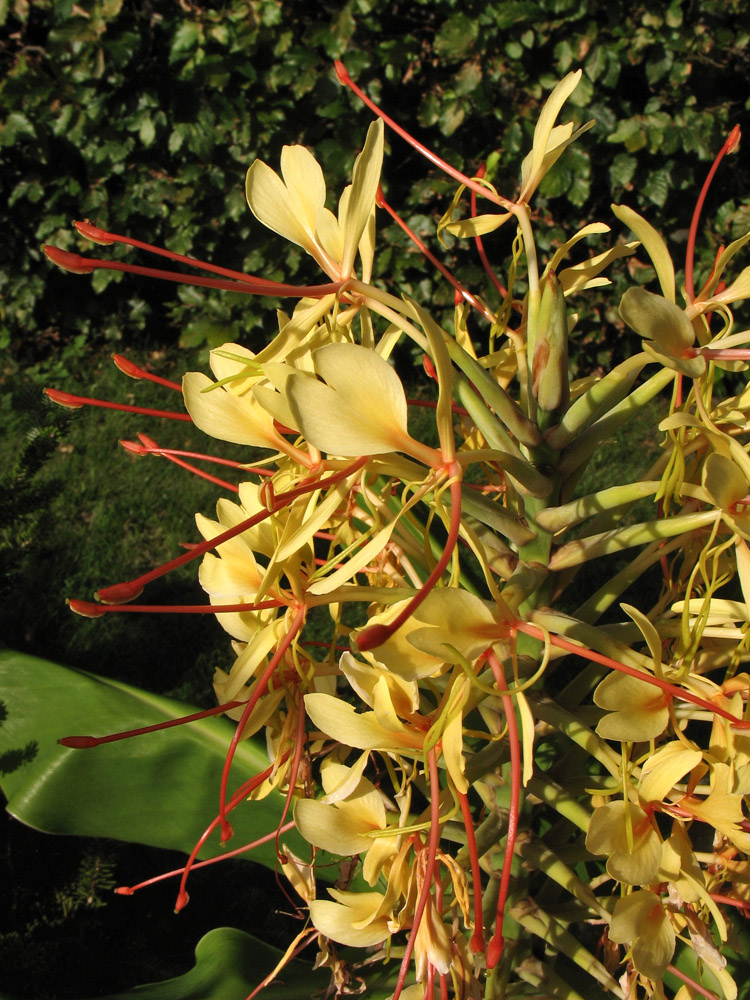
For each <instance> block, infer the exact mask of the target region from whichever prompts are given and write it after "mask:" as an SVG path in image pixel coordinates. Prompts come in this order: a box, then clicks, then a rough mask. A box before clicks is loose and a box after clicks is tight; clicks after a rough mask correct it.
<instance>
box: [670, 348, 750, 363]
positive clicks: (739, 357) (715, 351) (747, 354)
mask: <svg viewBox="0 0 750 1000" xmlns="http://www.w3.org/2000/svg"><path fill="white" fill-rule="evenodd" d="M698 355H701V356H702V357H704V358H705V359H706V361H750V347H689V348H688V349H687V350H686V351H685V356H686V357H689V358H694V357H697V356H698Z"/></svg>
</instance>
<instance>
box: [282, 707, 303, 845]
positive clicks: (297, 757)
mask: <svg viewBox="0 0 750 1000" xmlns="http://www.w3.org/2000/svg"><path fill="white" fill-rule="evenodd" d="M296 736H297V738H296V740H295V741H294V756H293V757H292V763H291V765H290V767H289V777H288V782H289V787H288V789H287V793H286V799H285V800H284V808H283V810H282V812H281V819H280V820H279V828H278V830H277V831H276V857H277V858H278V859H279V861H280V862H281V864H284V863H285V862H286V860H287V859H286V858H285V857H284V856H283V855H282V853H281V847H280V845H279V839H280V837H281V834H282V829H281V827H282V825H283V823H284V820H285V819H286V818H287V815H288V814H289V808H290V806H291V804H292V799H293V798H294V793H295V791H296V789H297V776H298V775H299V767H300V763H301V761H302V751H303V750H304V748H305V705H304V702H303V701H302V692H301V691H298V692H297V734H296Z"/></svg>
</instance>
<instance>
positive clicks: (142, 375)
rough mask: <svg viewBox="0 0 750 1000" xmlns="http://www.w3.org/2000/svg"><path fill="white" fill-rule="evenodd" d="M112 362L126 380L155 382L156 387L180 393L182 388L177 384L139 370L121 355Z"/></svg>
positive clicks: (116, 356) (141, 369)
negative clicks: (163, 387) (160, 386)
mask: <svg viewBox="0 0 750 1000" xmlns="http://www.w3.org/2000/svg"><path fill="white" fill-rule="evenodd" d="M112 360H113V361H114V363H115V367H116V368H118V369H119V370H120V371H121V372H122V373H123V375H127V376H128V378H134V379H139V380H140V379H145V380H146V381H147V382H155V383H156V384H157V385H163V386H165V387H166V388H167V389H174V390H175V391H176V392H182V386H181V385H180V384H179V383H178V382H171V381H170V380H169V379H168V378H162V377H161V375H154V374H153V373H152V372H147V371H146V370H145V369H144V368H139V367H138V365H137V364H135V363H134V362H133V361H130V359H129V358H125V357H123V356H122V354H115V355H114V357H113V358H112Z"/></svg>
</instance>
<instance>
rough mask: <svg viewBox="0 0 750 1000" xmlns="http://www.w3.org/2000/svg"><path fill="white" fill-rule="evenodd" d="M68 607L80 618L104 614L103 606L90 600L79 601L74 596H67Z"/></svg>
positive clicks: (98, 616) (96, 616) (97, 616)
mask: <svg viewBox="0 0 750 1000" xmlns="http://www.w3.org/2000/svg"><path fill="white" fill-rule="evenodd" d="M67 604H68V607H69V608H70V610H71V611H74V612H75V613H76V614H77V615H81V617H82V618H101V617H102V615H103V614H105V611H104V608H102V607H101V606H100V605H99V604H94V603H93V602H92V601H79V600H78V599H77V598H76V597H69V598H68V600H67Z"/></svg>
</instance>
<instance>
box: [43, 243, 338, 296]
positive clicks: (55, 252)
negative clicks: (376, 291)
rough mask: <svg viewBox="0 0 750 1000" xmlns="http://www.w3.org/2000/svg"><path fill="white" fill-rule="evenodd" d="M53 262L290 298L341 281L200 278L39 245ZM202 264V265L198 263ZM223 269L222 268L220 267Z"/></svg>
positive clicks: (328, 289) (78, 269) (325, 290)
mask: <svg viewBox="0 0 750 1000" xmlns="http://www.w3.org/2000/svg"><path fill="white" fill-rule="evenodd" d="M42 249H43V250H44V252H45V254H46V255H47V257H48V258H49V259H50V260H51V261H52V263H53V264H57V265H58V267H62V268H63V270H65V271H73V272H74V273H75V274H89V273H91V272H92V271H96V270H97V269H100V270H105V271H124V272H126V273H127V274H139V275H143V276H145V277H147V278H159V279H160V280H162V281H174V282H176V283H177V284H178V285H199V286H200V287H201V288H219V289H221V290H222V291H225V292H238V293H239V294H240V295H273V296H281V297H294V298H304V297H307V298H322V297H323V296H324V295H331V294H333V293H334V292H337V291H339V289H340V288H341V287H342V286H343V285H344V282H343V281H332V282H330V283H329V284H327V285H307V286H305V285H285V284H282V283H281V282H278V281H266V280H260V279H257V280H250V279H248V278H244V279H243V280H237V281H230V280H227V279H222V278H204V277H202V276H201V275H190V274H182V273H181V272H180V271H162V270H160V269H159V268H153V267H142V266H141V265H140V264H126V263H125V262H124V261H120V260H98V259H96V258H90V257H81V256H80V254H75V253H70V252H69V251H67V250H61V249H60V248H59V247H53V246H49V245H45V246H44V247H43V248H42ZM199 266H200V267H203V266H204V265H202V264H201V265H199ZM222 270H223V268H222Z"/></svg>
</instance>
